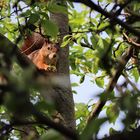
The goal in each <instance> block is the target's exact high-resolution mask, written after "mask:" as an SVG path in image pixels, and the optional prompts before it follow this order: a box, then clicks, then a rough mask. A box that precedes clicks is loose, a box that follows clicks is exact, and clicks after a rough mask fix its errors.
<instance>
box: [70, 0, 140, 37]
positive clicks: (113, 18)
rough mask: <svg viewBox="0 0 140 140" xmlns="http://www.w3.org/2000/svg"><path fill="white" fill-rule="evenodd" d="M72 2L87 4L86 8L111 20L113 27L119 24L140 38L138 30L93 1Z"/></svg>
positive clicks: (74, 0) (76, 0)
mask: <svg viewBox="0 0 140 140" xmlns="http://www.w3.org/2000/svg"><path fill="white" fill-rule="evenodd" d="M71 1H73V2H79V3H83V4H85V5H86V6H88V7H90V8H91V9H93V10H96V11H97V12H99V13H101V14H102V15H104V16H105V17H106V18H109V19H110V21H111V23H113V25H115V24H119V25H121V26H122V27H123V28H125V29H126V30H128V31H129V32H131V33H132V34H134V35H136V36H138V37H139V36H140V32H139V31H138V30H135V29H134V28H133V27H131V26H129V25H128V24H126V23H125V22H123V21H121V20H120V19H119V18H117V16H115V15H117V14H115V13H113V14H112V13H109V12H107V11H105V10H104V9H102V8H101V7H100V6H99V5H96V4H95V3H94V2H93V1H91V0H71Z"/></svg>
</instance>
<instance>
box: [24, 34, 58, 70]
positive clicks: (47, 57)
mask: <svg viewBox="0 0 140 140" xmlns="http://www.w3.org/2000/svg"><path fill="white" fill-rule="evenodd" d="M58 50H59V47H58V45H57V44H55V43H52V42H50V41H49V40H48V39H45V38H44V37H42V36H41V35H40V34H39V33H33V34H32V35H30V36H27V38H26V39H25V41H24V43H23V45H22V47H21V52H22V53H25V54H26V55H27V56H28V58H29V59H31V60H32V62H33V63H34V64H35V65H36V66H37V68H38V69H39V70H45V71H49V72H55V71H56V63H57V59H58Z"/></svg>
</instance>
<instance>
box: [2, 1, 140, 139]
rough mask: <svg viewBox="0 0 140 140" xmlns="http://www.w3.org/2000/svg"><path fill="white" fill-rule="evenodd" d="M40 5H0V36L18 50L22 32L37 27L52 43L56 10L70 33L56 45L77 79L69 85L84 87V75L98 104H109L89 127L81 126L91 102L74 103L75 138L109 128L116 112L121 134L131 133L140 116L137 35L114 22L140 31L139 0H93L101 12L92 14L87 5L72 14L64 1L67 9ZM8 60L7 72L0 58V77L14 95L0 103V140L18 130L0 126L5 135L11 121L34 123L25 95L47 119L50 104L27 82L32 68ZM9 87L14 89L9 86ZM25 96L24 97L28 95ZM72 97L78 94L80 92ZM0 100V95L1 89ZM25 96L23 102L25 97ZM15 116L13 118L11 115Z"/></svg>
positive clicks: (45, 136) (42, 130)
mask: <svg viewBox="0 0 140 140" xmlns="http://www.w3.org/2000/svg"><path fill="white" fill-rule="evenodd" d="M40 1H41V0H40ZM40 1H38V2H33V1H30V0H28V1H24V0H23V1H16V0H5V1H3V0H2V1H0V11H1V13H0V33H1V34H2V35H5V36H6V37H7V38H8V39H10V40H11V41H12V42H14V43H15V44H18V46H21V42H22V40H23V38H24V37H25V36H26V35H27V34H28V33H31V32H32V31H35V32H40V30H39V29H40V27H41V28H42V32H40V33H41V34H42V35H44V36H49V37H51V38H53V39H58V38H59V36H60V34H59V29H58V27H57V25H56V24H55V23H54V22H53V21H51V20H50V18H49V17H50V13H54V12H56V13H59V12H62V13H64V14H68V16H69V25H70V28H71V31H70V33H68V35H66V36H65V37H64V38H63V42H62V44H61V47H62V48H63V47H65V46H67V45H69V46H70V53H69V54H70V55H69V60H70V72H71V74H74V75H76V76H79V77H80V80H79V83H72V87H74V86H79V85H80V84H82V83H84V82H85V78H86V77H87V76H89V75H90V78H91V82H92V83H93V84H96V85H97V86H98V87H99V88H102V89H103V90H104V92H101V93H100V94H99V97H101V101H109V102H108V104H105V106H104V107H102V109H101V110H100V112H101V111H103V112H104V113H105V116H104V117H102V118H100V117H97V118H96V119H95V118H94V119H93V120H92V121H91V123H89V124H88V123H87V122H88V117H89V116H90V112H92V110H93V109H94V107H95V103H93V105H91V102H90V103H87V104H86V103H75V114H76V121H77V127H76V128H77V131H78V133H79V134H80V136H81V137H80V139H90V137H92V136H94V137H97V135H98V133H99V131H100V127H101V126H102V124H103V123H105V122H107V121H108V122H109V123H110V124H115V123H116V122H117V120H118V118H119V115H120V112H123V113H124V114H125V117H124V119H123V120H122V123H123V125H124V128H123V130H121V131H126V130H131V128H132V127H133V129H136V128H137V127H138V126H139V115H140V112H139V103H140V97H139V94H140V89H139V82H140V79H139V75H140V64H139V62H140V52H139V46H140V44H139V36H137V35H136V34H135V32H133V31H132V30H131V31H130V30H128V29H127V28H126V26H122V25H121V24H120V23H119V22H118V20H116V19H119V20H121V21H122V22H123V23H124V24H126V25H128V26H129V27H132V29H133V30H136V31H137V32H140V30H139V28H140V21H139V19H140V18H139V17H140V14H139V7H140V4H139V1H138V0H132V2H129V3H128V4H126V3H127V0H121V1H119V0H118V1H114V0H105V1H103V0H98V1H97V3H98V4H97V6H98V7H101V8H102V9H103V11H104V13H103V12H102V13H101V12H97V11H98V10H96V8H95V9H90V8H89V7H88V6H86V5H81V4H80V5H78V6H79V7H78V6H77V7H78V9H79V10H76V8H75V5H73V3H71V2H70V1H68V3H69V4H68V11H67V8H66V7H65V6H63V4H62V5H61V4H56V3H55V2H53V1H49V2H48V3H46V2H44V1H43V2H40ZM81 2H82V0H81ZM118 9H120V11H119V10H118ZM107 13H109V14H110V15H111V16H110V15H109V14H107ZM107 15H109V16H107ZM115 20H116V21H115ZM0 47H3V46H0ZM9 47H10V46H9ZM130 47H133V48H134V49H133V53H132V54H131V56H130V57H131V59H130V60H128V62H127V64H126V65H125V66H124V68H123V70H122V71H121V72H120V73H118V79H119V81H120V82H117V80H118V79H115V80H114V82H113V84H112V85H110V83H111V82H110V81H111V79H113V78H114V74H115V73H117V71H118V69H121V67H118V66H119V65H121V66H123V64H124V62H123V61H122V56H124V55H125V53H126V50H127V49H128V48H130ZM0 50H1V49H0ZM9 57H10V58H11V62H12V70H11V71H9V70H8V69H7V67H5V64H4V63H5V62H4V59H3V56H1V55H0V59H1V60H0V66H1V67H0V75H1V74H6V75H7V77H8V80H9V83H10V86H11V87H10V89H11V90H13V91H14V92H13V91H11V92H10V91H9V90H8V91H6V92H5V93H4V94H5V95H4V101H1V100H0V104H1V106H0V139H14V137H16V138H17V139H20V129H19V130H18V129H16V127H12V128H10V129H9V128H6V131H3V129H4V127H5V126H6V127H8V126H9V125H8V124H10V122H13V120H14V119H15V118H14V117H19V118H21V119H23V118H25V120H26V119H27V120H28V119H29V120H33V121H34V120H35V119H34V118H33V115H32V114H30V109H31V108H30V104H29V107H27V106H28V104H27V102H28V100H27V98H28V96H30V101H31V102H32V103H33V105H34V106H35V107H36V108H37V110H40V111H42V112H43V113H44V114H47V115H48V116H51V113H52V112H53V111H54V104H53V103H52V102H47V101H46V100H45V98H44V96H42V95H41V94H40V92H39V91H43V90H45V89H46V88H45V87H44V85H43V84H42V83H41V84H40V83H37V82H36V81H34V80H33V76H34V75H33V71H34V67H32V66H31V67H28V68H26V69H24V70H22V68H21V67H20V66H19V65H17V61H18V60H17V59H16V57H14V56H9ZM15 85H16V87H15V88H13V86H15ZM45 86H46V85H45ZM47 86H49V85H47ZM0 87H1V85H0ZM109 87H113V89H112V90H110V89H109ZM108 89H109V90H108ZM87 91H88V89H87ZM74 92H75V91H74ZM93 92H94V91H93ZM106 92H107V93H106ZM27 93H30V95H28V94H27ZM77 94H79V96H82V95H81V93H77ZM85 94H86V93H85ZM93 94H94V93H93ZM0 96H2V95H1V90H0ZM26 96H27V98H25V97H26ZM17 97H18V100H17ZM23 97H24V98H23ZM106 98H107V99H106ZM21 108H22V110H21ZM15 114H17V116H14V115H15ZM97 115H98V114H97ZM35 127H36V128H37V131H38V133H39V135H42V136H41V138H40V139H41V140H45V139H49V140H50V139H61V138H62V136H60V134H59V133H57V132H56V131H54V130H49V132H48V134H47V133H46V129H47V127H46V126H45V125H39V126H38V125H35ZM45 133H46V134H45ZM114 133H118V132H117V130H115V129H114V128H110V134H114Z"/></svg>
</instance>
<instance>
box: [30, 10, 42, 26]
mask: <svg viewBox="0 0 140 140" xmlns="http://www.w3.org/2000/svg"><path fill="white" fill-rule="evenodd" d="M39 18H40V16H39V14H37V13H35V14H31V15H30V17H29V21H28V23H29V24H34V23H36V22H37V21H38V20H39Z"/></svg>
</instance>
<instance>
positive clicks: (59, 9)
mask: <svg viewBox="0 0 140 140" xmlns="http://www.w3.org/2000/svg"><path fill="white" fill-rule="evenodd" d="M48 10H49V11H51V12H52V13H64V14H68V12H67V8H66V7H65V6H62V5H58V4H55V3H52V2H50V3H48Z"/></svg>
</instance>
